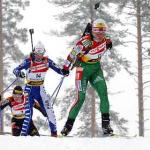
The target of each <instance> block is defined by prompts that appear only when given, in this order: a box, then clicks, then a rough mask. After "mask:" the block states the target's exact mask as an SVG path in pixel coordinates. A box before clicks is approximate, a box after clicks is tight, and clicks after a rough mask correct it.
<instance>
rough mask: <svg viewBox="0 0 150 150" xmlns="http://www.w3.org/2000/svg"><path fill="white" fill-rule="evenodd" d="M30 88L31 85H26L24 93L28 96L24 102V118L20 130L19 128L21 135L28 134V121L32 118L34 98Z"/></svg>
mask: <svg viewBox="0 0 150 150" xmlns="http://www.w3.org/2000/svg"><path fill="white" fill-rule="evenodd" d="M31 90H32V87H29V86H26V88H25V93H26V94H28V98H27V99H26V104H25V118H24V122H23V125H22V130H21V135H22V136H27V135H28V129H29V126H30V121H31V119H32V114H33V103H34V98H33V96H32V93H31V92H32V91H31Z"/></svg>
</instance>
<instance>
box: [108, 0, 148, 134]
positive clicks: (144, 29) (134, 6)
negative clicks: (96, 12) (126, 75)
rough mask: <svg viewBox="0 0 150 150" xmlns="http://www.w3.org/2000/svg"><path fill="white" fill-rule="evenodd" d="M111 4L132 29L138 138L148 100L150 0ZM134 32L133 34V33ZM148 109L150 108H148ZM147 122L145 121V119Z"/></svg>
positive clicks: (126, 0) (121, 0)
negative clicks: (135, 56)
mask: <svg viewBox="0 0 150 150" xmlns="http://www.w3.org/2000/svg"><path fill="white" fill-rule="evenodd" d="M111 2H112V3H116V4H117V6H118V11H117V13H118V15H119V14H124V15H126V19H125V20H124V23H125V24H127V25H128V27H129V26H130V27H132V30H129V31H128V32H127V33H128V35H130V36H131V38H130V39H132V40H131V41H128V42H130V43H131V42H132V43H134V44H135V46H136V49H137V69H136V71H135V73H134V74H135V77H136V79H135V80H136V82H137V84H138V85H137V87H138V107H139V108H138V109H139V110H138V116H139V121H138V122H139V136H144V130H145V127H144V120H145V119H144V116H145V115H144V109H145V108H144V100H147V99H149V98H150V95H149V92H148V91H149V88H148V87H149V86H150V84H149V83H150V77H149V69H150V65H149V59H150V57H149V56H148V54H149V42H150V40H149V38H150V22H149V21H148V20H150V15H149V9H150V0H112V1H111ZM133 30H135V32H133ZM145 103H146V104H145V106H146V107H148V103H147V102H146V101H145ZM149 107H150V106H149ZM146 120H147V119H146Z"/></svg>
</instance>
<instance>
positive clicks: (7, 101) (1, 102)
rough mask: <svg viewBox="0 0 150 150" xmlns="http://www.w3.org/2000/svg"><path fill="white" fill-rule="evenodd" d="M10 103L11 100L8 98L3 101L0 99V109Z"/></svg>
mask: <svg viewBox="0 0 150 150" xmlns="http://www.w3.org/2000/svg"><path fill="white" fill-rule="evenodd" d="M9 105H10V101H9V100H8V99H5V100H3V101H1V100H0V110H3V109H4V108H5V107H6V106H9Z"/></svg>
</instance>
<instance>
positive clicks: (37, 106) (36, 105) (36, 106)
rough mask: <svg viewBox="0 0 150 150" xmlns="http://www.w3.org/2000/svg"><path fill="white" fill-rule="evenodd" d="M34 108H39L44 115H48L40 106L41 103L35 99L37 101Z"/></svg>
mask: <svg viewBox="0 0 150 150" xmlns="http://www.w3.org/2000/svg"><path fill="white" fill-rule="evenodd" d="M34 108H36V109H37V110H39V111H40V112H41V113H42V114H43V116H44V117H47V114H46V111H45V110H43V109H42V108H41V107H40V105H39V103H38V102H36V101H35V103H34Z"/></svg>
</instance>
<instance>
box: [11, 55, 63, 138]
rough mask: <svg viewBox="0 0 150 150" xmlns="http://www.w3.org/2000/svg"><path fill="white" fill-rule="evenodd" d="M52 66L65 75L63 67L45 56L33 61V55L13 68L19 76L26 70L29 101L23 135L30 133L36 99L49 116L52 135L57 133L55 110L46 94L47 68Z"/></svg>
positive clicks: (26, 107) (26, 89)
mask: <svg viewBox="0 0 150 150" xmlns="http://www.w3.org/2000/svg"><path fill="white" fill-rule="evenodd" d="M49 68H51V69H53V70H54V71H55V72H57V73H59V74H61V75H63V73H62V71H61V69H60V68H59V67H58V66H56V64H55V63H54V62H53V61H52V60H51V59H49V58H47V57H43V59H42V61H41V62H35V61H33V59H32V57H29V58H26V59H25V60H24V62H23V63H22V64H21V65H19V66H18V67H16V68H15V69H14V70H13V73H14V74H15V75H16V76H18V74H20V72H21V70H23V69H25V70H26V82H27V83H26V86H25V92H26V93H28V101H27V102H26V106H25V119H24V122H23V126H22V131H21V135H23V136H26V135H28V129H29V124H30V121H31V119H32V115H33V104H34V100H37V101H38V102H39V104H40V106H41V107H42V109H43V110H44V111H46V113H47V116H48V122H49V127H50V131H51V135H53V134H57V127H56V119H55V114H54V111H53V107H52V103H51V99H50V96H49V95H48V94H46V92H45V88H44V85H43V84H44V79H45V75H46V72H47V70H48V69H49Z"/></svg>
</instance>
